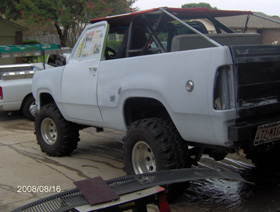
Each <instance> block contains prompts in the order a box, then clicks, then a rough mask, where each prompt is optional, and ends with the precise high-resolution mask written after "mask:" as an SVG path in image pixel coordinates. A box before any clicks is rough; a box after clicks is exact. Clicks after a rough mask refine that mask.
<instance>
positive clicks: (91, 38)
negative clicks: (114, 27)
mask: <svg viewBox="0 0 280 212" xmlns="http://www.w3.org/2000/svg"><path fill="white" fill-rule="evenodd" d="M105 27H106V25H101V26H98V27H94V28H89V29H87V30H85V31H84V33H83V34H82V36H81V38H80V39H79V41H78V45H77V46H76V47H75V49H74V53H73V59H87V58H89V57H95V56H97V57H98V56H100V55H101V52H102V46H103V45H102V43H103V40H104V36H105V30H104V29H105Z"/></svg>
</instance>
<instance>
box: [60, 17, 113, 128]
mask: <svg viewBox="0 0 280 212" xmlns="http://www.w3.org/2000/svg"><path fill="white" fill-rule="evenodd" d="M107 27H108V26H107V22H105V21H103V22H99V23H96V24H92V25H90V26H88V27H86V28H85V30H84V31H83V33H82V34H81V36H80V38H79V39H78V41H77V43H76V45H75V46H74V48H73V51H72V54H71V57H70V61H69V63H67V64H66V66H65V68H64V71H63V76H62V81H61V92H62V99H63V103H64V107H65V109H66V111H67V114H68V116H69V117H70V118H71V119H75V120H80V121H82V122H85V123H89V122H93V123H94V122H103V119H102V116H101V112H100V110H99V108H98V104H97V79H98V71H99V65H100V60H101V57H102V54H103V47H104V45H103V44H104V39H105V37H106V33H107Z"/></svg>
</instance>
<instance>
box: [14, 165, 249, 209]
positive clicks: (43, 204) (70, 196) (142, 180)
mask: <svg viewBox="0 0 280 212" xmlns="http://www.w3.org/2000/svg"><path fill="white" fill-rule="evenodd" d="M209 178H218V179H227V180H235V181H242V182H247V181H245V180H244V179H243V178H242V177H241V176H240V175H239V174H238V173H232V172H226V171H217V170H212V169H200V168H199V169H198V168H188V169H176V170H166V171H158V172H152V173H144V174H139V175H131V176H123V177H118V178H114V179H110V180H106V181H105V182H106V183H107V184H108V186H109V187H110V188H111V189H112V190H113V191H115V192H116V194H118V195H123V194H128V193H132V192H135V191H139V190H143V189H147V188H151V187H154V186H159V185H167V184H173V183H181V182H187V181H194V180H204V179H209ZM86 204H88V202H87V200H86V199H85V198H84V196H83V195H82V194H81V193H80V191H79V190H78V189H77V188H75V189H72V190H69V191H65V192H61V193H59V194H54V195H52V196H49V197H46V198H43V199H41V200H38V201H35V202H32V203H30V204H27V205H24V206H22V207H20V208H17V209H15V210H13V211H12V212H35V211H36V212H37V211H39V212H45V211H47V212H60V211H66V210H69V209H73V208H75V207H78V206H83V205H86Z"/></svg>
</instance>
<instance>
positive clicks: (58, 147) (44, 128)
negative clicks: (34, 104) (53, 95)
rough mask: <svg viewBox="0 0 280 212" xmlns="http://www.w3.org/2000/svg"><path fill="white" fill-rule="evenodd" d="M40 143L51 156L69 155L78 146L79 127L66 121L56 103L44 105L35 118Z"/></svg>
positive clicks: (42, 148)
mask: <svg viewBox="0 0 280 212" xmlns="http://www.w3.org/2000/svg"><path fill="white" fill-rule="evenodd" d="M35 133H36V137H37V141H38V144H39V145H40V147H41V150H42V151H43V152H46V153H47V154H48V155H49V156H64V155H69V154H70V153H72V152H73V151H74V150H75V149H76V148H77V143H78V141H79V140H80V138H79V128H78V127H77V125H75V124H74V123H71V122H68V121H66V120H65V119H64V118H63V116H62V115H61V113H60V111H59V109H58V108H57V106H56V105H55V104H54V103H51V104H47V105H45V106H43V107H42V108H41V109H40V111H39V112H38V114H37V116H36V118H35Z"/></svg>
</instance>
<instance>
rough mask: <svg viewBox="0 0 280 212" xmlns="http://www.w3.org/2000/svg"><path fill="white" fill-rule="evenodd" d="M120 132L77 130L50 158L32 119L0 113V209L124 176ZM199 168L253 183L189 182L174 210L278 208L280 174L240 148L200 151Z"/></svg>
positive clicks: (242, 211)
mask: <svg viewBox="0 0 280 212" xmlns="http://www.w3.org/2000/svg"><path fill="white" fill-rule="evenodd" d="M123 136H124V133H123V132H118V131H114V130H105V131H104V132H99V133H96V132H95V129H94V128H87V129H84V130H81V131H80V138H81V141H80V142H79V144H78V148H77V150H75V151H74V152H73V154H72V155H71V156H66V157H49V156H47V155H46V154H45V153H43V152H41V150H40V147H39V145H38V144H37V141H36V137H35V135H34V123H33V122H32V121H29V120H26V119H24V117H23V116H22V114H21V113H19V112H13V113H7V112H0V156H1V163H0V211H1V212H2V211H3V212H6V211H11V210H14V209H16V208H18V207H21V206H23V205H25V204H28V203H31V202H33V201H36V200H39V199H41V198H43V197H47V196H50V195H52V194H57V193H59V192H61V191H66V190H69V189H72V188H75V186H74V184H73V182H74V181H78V180H83V179H88V178H93V177H97V176H101V177H102V178H103V179H104V180H107V179H111V178H115V177H119V176H123V175H125V172H124V171H123V168H124V164H123V159H122V158H123V156H122V154H123V149H122V146H123V142H122V140H123ZM275 165H276V166H279V165H278V163H275ZM199 167H203V168H210V169H215V170H224V171H232V172H237V173H240V174H241V176H243V177H244V178H245V179H246V180H249V181H252V182H253V183H255V184H246V183H243V182H235V181H228V180H223V179H207V180H203V181H197V182H191V183H190V187H189V188H188V189H187V190H186V192H185V193H184V194H183V195H181V196H179V197H178V198H177V199H176V200H175V202H173V203H170V207H171V210H172V212H183V211H188V212H201V211H202V212H203V211H209V212H210V211H211V212H224V211H225V210H227V212H235V211H238V212H251V211H254V212H264V211H267V212H279V211H280V180H279V175H280V174H279V173H278V174H277V173H276V175H275V173H272V172H271V173H270V172H259V171H258V170H257V169H256V167H255V166H254V165H253V164H252V163H251V162H250V161H249V160H247V159H246V158H245V155H244V154H243V153H242V151H241V152H240V154H239V155H237V154H233V155H229V156H228V157H227V158H226V159H224V160H222V161H218V162H216V161H214V160H213V159H212V158H210V157H207V156H203V158H202V160H201V161H200V162H199V166H198V168H199ZM149 211H157V210H156V206H154V205H151V206H149Z"/></svg>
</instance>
